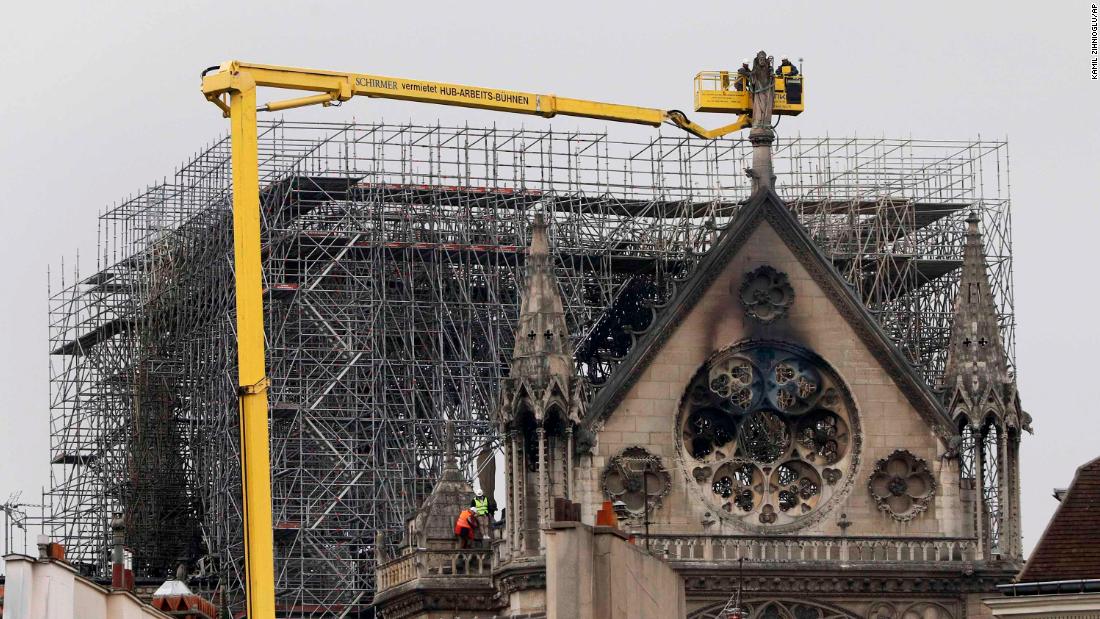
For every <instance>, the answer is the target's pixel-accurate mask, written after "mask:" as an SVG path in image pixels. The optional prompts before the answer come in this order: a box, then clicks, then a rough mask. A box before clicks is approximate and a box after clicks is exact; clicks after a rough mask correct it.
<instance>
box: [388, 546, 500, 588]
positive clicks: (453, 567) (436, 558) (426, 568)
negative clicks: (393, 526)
mask: <svg viewBox="0 0 1100 619" xmlns="http://www.w3.org/2000/svg"><path fill="white" fill-rule="evenodd" d="M492 571H493V562H492V554H491V550H490V549H488V548H468V549H465V550H427V549H418V550H416V551H413V552H410V553H408V554H405V555H402V556H400V557H397V558H395V559H392V560H390V561H387V562H385V563H383V564H381V565H379V566H378V569H377V570H376V571H375V582H376V587H377V590H378V591H379V592H382V591H386V590H388V589H392V588H394V587H396V586H398V585H402V584H404V583H407V582H410V581H412V580H415V579H417V578H430V577H435V576H446V577H448V578H488V577H489V575H490V574H491V573H492Z"/></svg>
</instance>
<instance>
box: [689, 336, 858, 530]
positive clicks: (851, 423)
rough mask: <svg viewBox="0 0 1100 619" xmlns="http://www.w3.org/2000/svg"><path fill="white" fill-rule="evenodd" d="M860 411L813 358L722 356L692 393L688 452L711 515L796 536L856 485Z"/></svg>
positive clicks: (794, 350)
mask: <svg viewBox="0 0 1100 619" xmlns="http://www.w3.org/2000/svg"><path fill="white" fill-rule="evenodd" d="M857 429H858V420H857V418H856V412H855V406H854V404H853V403H852V400H851V398H850V397H849V396H848V394H847V391H846V390H845V387H844V385H843V383H841V381H840V379H839V378H838V377H837V376H836V374H835V372H833V371H832V370H831V369H830V368H829V367H828V366H827V365H826V364H825V363H824V362H823V361H822V360H821V359H819V358H818V357H817V356H816V355H814V354H813V353H811V352H809V351H806V350H804V349H802V348H799V347H797V346H793V345H791V344H787V343H783V342H750V343H747V344H743V345H740V346H736V347H734V348H731V349H729V350H726V351H722V352H720V353H718V354H717V355H715V357H713V358H712V359H711V360H710V361H708V362H707V364H705V365H704V366H703V368H701V369H700V370H699V371H698V372H697V373H696V376H695V378H694V379H693V380H692V382H691V384H690V385H689V386H688V389H687V395H686V396H685V397H684V399H683V401H682V409H681V412H680V423H679V431H680V444H681V447H682V450H683V455H684V462H685V464H686V467H687V472H688V473H689V474H690V479H691V480H692V481H693V482H694V483H693V485H694V487H695V488H696V489H697V491H698V492H699V493H700V494H701V495H702V497H703V498H704V500H705V501H706V502H707V503H708V504H709V506H710V507H711V508H713V509H712V510H711V511H713V512H716V513H718V514H722V515H723V517H725V518H727V519H733V520H736V521H739V522H741V523H743V524H745V525H748V526H749V527H750V528H767V529H769V530H774V529H775V527H780V528H782V527H784V526H786V527H791V528H797V527H799V526H802V525H804V524H807V523H808V522H809V521H810V520H811V519H812V518H813V515H814V514H820V513H823V510H824V507H825V506H826V505H827V504H828V503H830V502H831V501H832V500H833V499H834V497H837V496H838V495H839V494H840V493H841V492H844V491H846V489H847V487H848V486H850V483H846V482H849V481H850V479H851V475H852V472H853V470H854V467H855V464H856V457H857V455H858V451H859V441H858V433H857V432H856V430H857Z"/></svg>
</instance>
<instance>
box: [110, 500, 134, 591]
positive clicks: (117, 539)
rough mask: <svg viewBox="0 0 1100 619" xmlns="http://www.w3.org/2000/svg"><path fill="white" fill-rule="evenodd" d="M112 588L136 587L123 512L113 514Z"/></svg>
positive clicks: (131, 588) (125, 588)
mask: <svg viewBox="0 0 1100 619" xmlns="http://www.w3.org/2000/svg"><path fill="white" fill-rule="evenodd" d="M111 537H112V541H113V545H112V547H111V588H112V589H121V590H125V591H133V589H134V570H133V565H134V564H133V561H134V559H133V554H132V553H131V552H130V551H129V550H126V519H125V518H123V517H122V514H121V513H118V512H115V513H114V514H112V516H111Z"/></svg>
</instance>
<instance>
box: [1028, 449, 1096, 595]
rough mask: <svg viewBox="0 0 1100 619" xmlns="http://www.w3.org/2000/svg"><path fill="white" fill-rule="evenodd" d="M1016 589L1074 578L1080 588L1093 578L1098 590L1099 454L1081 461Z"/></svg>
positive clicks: (1062, 581) (1075, 585)
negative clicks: (1094, 457)
mask: <svg viewBox="0 0 1100 619" xmlns="http://www.w3.org/2000/svg"><path fill="white" fill-rule="evenodd" d="M1016 580H1017V583H1019V584H1018V585H1017V589H1020V587H1022V586H1023V585H1025V584H1039V583H1046V584H1052V583H1063V586H1062V587H1061V589H1065V588H1066V586H1069V585H1067V584H1066V583H1067V581H1070V582H1074V583H1077V584H1074V585H1072V586H1070V588H1071V589H1072V588H1075V587H1076V588H1077V589H1080V588H1081V587H1086V586H1087V581H1093V585H1094V586H1093V588H1092V589H1091V590H1096V591H1100V458H1096V459H1094V460H1092V461H1090V462H1087V463H1085V464H1083V465H1081V467H1080V468H1078V469H1077V474H1076V475H1074V478H1073V483H1072V484H1071V485H1070V487H1069V489H1068V490H1066V491H1065V494H1064V496H1063V497H1062V499H1061V503H1059V505H1058V509H1057V510H1056V511H1055V512H1054V516H1053V517H1052V518H1051V519H1050V522H1049V523H1048V524H1047V528H1046V530H1045V531H1044V532H1043V536H1042V537H1041V538H1039V543H1038V544H1037V545H1036V546H1035V550H1034V551H1032V553H1031V556H1030V557H1029V558H1028V561H1027V564H1026V565H1025V566H1024V569H1023V570H1022V571H1021V572H1020V575H1019V576H1018V577H1017V579H1016Z"/></svg>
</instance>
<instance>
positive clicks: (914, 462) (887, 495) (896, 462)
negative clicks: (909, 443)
mask: <svg viewBox="0 0 1100 619" xmlns="http://www.w3.org/2000/svg"><path fill="white" fill-rule="evenodd" d="M869 485H870V490H871V497H872V498H874V500H875V503H876V504H877V505H878V508H879V509H880V510H882V511H884V512H886V513H888V514H890V517H891V518H893V519H894V520H898V521H901V522H908V521H910V520H912V519H913V518H916V517H917V516H919V515H920V514H921V513H923V512H924V511H925V510H926V509H928V505H929V504H930V503H931V502H932V497H933V496H935V494H936V479H935V477H933V475H932V472H931V471H930V470H929V469H928V463H927V462H925V461H924V460H922V459H920V458H918V457H916V456H914V455H913V454H911V453H909V452H908V451H904V450H898V451H895V452H894V453H892V454H890V455H889V456H887V457H886V458H883V459H882V460H879V461H878V463H877V464H876V465H875V471H874V472H873V473H872V474H871V480H870V482H869Z"/></svg>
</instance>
